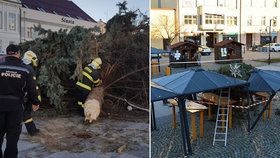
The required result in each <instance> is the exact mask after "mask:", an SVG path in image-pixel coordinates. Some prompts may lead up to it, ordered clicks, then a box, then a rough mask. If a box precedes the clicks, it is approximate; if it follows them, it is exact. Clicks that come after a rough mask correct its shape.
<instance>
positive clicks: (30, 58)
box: [22, 51, 41, 136]
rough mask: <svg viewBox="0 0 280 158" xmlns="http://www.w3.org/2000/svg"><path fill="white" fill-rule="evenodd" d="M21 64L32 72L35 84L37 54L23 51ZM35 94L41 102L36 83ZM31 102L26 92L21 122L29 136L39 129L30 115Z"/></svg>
mask: <svg viewBox="0 0 280 158" xmlns="http://www.w3.org/2000/svg"><path fill="white" fill-rule="evenodd" d="M22 61H23V64H24V65H26V68H27V69H28V70H29V71H30V72H32V74H33V75H34V76H33V80H34V82H35V84H36V71H35V70H36V68H37V67H38V58H37V55H36V54H35V53H34V52H32V51H27V52H25V53H24V55H23V58H22ZM36 93H37V94H36V96H37V98H38V100H39V101H40V102H41V95H40V90H39V86H38V85H37V84H36ZM31 107H32V103H31V102H30V100H29V99H28V93H27V94H26V97H25V99H24V112H23V122H24V125H25V127H26V130H27V133H28V134H29V135H30V136H33V135H36V134H37V133H38V132H39V129H37V127H36V125H35V123H34V120H33V118H32V116H31V112H32V108H31Z"/></svg>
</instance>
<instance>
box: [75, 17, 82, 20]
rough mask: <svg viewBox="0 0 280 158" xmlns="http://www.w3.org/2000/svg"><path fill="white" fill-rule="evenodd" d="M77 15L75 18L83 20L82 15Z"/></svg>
mask: <svg viewBox="0 0 280 158" xmlns="http://www.w3.org/2000/svg"><path fill="white" fill-rule="evenodd" d="M76 17H77V19H80V20H84V19H83V18H82V17H80V16H76Z"/></svg>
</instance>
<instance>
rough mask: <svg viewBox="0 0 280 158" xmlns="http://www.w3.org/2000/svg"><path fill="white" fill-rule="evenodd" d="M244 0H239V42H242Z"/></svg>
mask: <svg viewBox="0 0 280 158" xmlns="http://www.w3.org/2000/svg"><path fill="white" fill-rule="evenodd" d="M241 17H242V0H239V42H240V43H241V29H242V27H241V25H242V20H241Z"/></svg>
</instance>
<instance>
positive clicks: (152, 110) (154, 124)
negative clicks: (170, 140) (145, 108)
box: [151, 102, 157, 130]
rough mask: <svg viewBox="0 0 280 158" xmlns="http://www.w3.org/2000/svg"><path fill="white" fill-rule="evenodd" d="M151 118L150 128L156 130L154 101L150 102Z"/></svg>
mask: <svg viewBox="0 0 280 158" xmlns="http://www.w3.org/2000/svg"><path fill="white" fill-rule="evenodd" d="M151 112H152V116H151V117H152V119H151V124H152V130H156V129H157V125H156V117H155V108H154V102H152V109H151Z"/></svg>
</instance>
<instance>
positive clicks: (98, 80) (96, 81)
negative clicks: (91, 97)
mask: <svg viewBox="0 0 280 158" xmlns="http://www.w3.org/2000/svg"><path fill="white" fill-rule="evenodd" d="M92 82H93V83H98V82H100V79H97V80H95V81H92Z"/></svg>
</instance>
